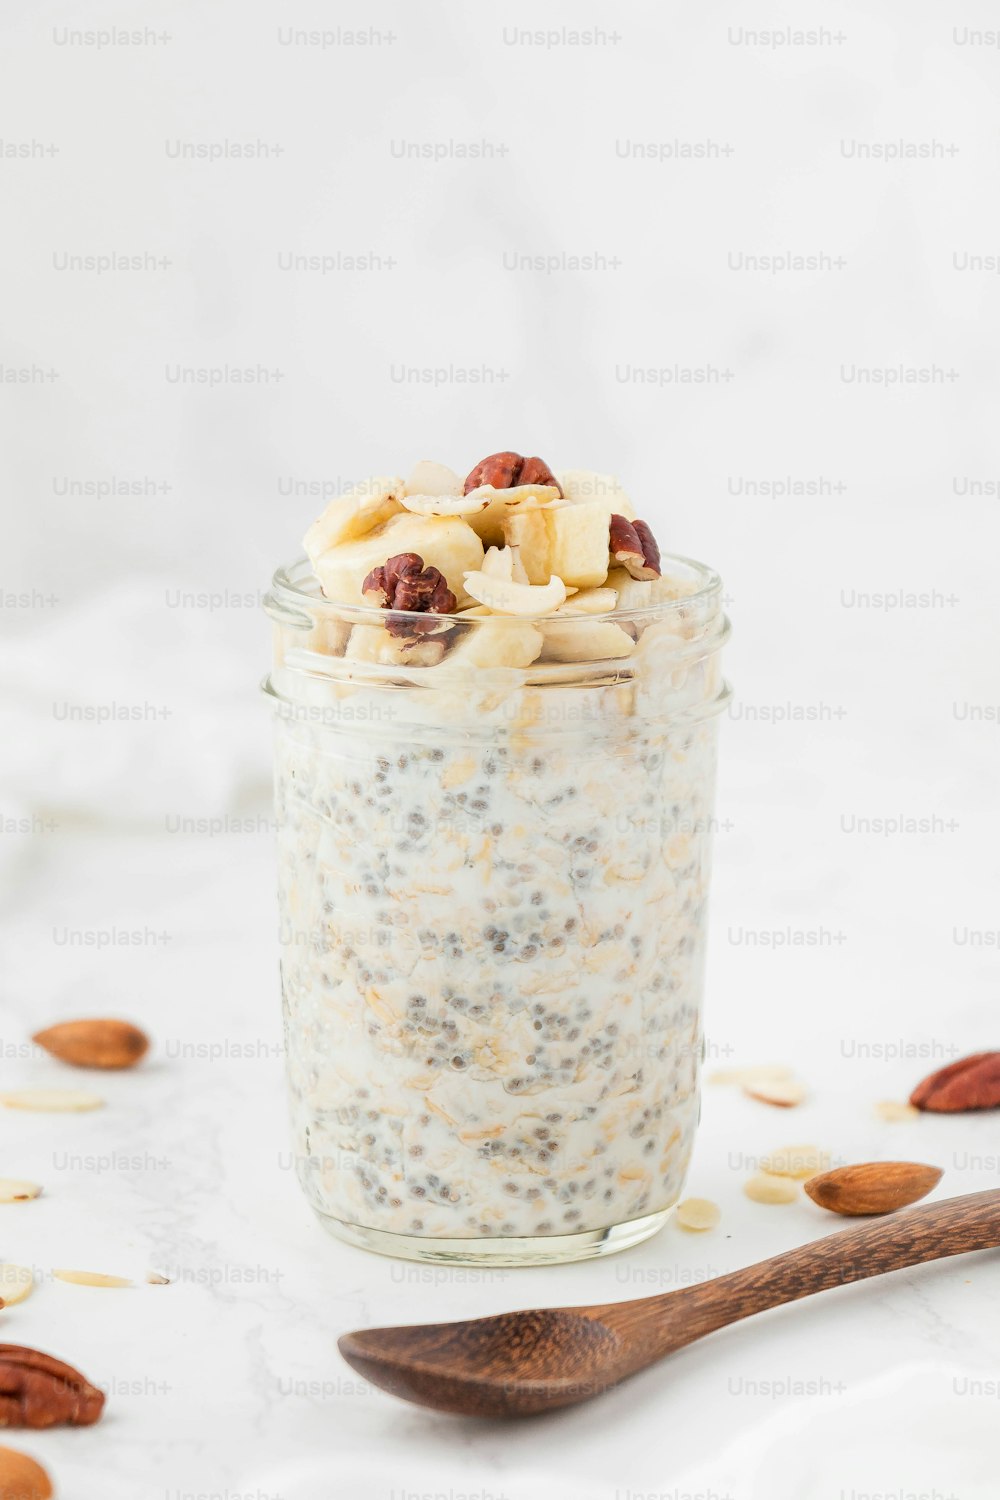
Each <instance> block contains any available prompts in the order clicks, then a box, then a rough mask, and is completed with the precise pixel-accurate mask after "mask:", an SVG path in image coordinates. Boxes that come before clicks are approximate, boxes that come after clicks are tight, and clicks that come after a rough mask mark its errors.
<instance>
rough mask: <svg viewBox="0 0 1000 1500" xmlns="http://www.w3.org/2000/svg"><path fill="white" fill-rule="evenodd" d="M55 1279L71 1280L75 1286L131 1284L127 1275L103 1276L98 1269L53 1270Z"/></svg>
mask: <svg viewBox="0 0 1000 1500" xmlns="http://www.w3.org/2000/svg"><path fill="white" fill-rule="evenodd" d="M52 1274H53V1276H54V1277H55V1279H56V1280H57V1281H72V1282H73V1283H74V1285H76V1286H131V1285H132V1283H131V1281H129V1279H128V1277H127V1276H104V1275H102V1273H101V1272H100V1271H53V1272H52Z"/></svg>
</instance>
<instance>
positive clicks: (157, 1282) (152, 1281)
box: [146, 1271, 170, 1286]
mask: <svg viewBox="0 0 1000 1500" xmlns="http://www.w3.org/2000/svg"><path fill="white" fill-rule="evenodd" d="M146 1281H147V1282H148V1284H149V1285H150V1286H169V1285H170V1277H169V1276H163V1275H161V1273H160V1272H159V1271H147V1272H146Z"/></svg>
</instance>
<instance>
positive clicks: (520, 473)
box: [464, 453, 562, 495]
mask: <svg viewBox="0 0 1000 1500" xmlns="http://www.w3.org/2000/svg"><path fill="white" fill-rule="evenodd" d="M483 484H489V485H492V486H493V488H494V489H495V490H512V489H514V488H515V487H516V486H517V485H519V484H551V485H553V486H554V487H555V488H556V489H557V490H558V491H559V493H560V495H561V494H562V487H561V485H560V483H559V481H558V479H557V478H556V476H555V475H554V474H553V472H552V470H551V469H550V468H549V466H548V464H547V463H546V462H545V460H544V458H524V457H522V455H521V454H520V453H491V454H490V456H489V458H484V459H481V460H480V462H479V463H478V464H476V467H475V468H474V469H473V470H472V473H471V474H470V475H469V477H468V479H466V481H465V491H464V493H465V494H466V495H467V494H468V493H469V491H470V490H478V489H479V486H480V485H483Z"/></svg>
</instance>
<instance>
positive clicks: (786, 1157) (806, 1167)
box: [760, 1146, 830, 1182]
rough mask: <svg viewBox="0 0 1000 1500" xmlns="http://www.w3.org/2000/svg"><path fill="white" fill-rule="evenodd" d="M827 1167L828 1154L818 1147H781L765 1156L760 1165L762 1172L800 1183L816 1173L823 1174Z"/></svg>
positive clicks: (828, 1161) (828, 1162)
mask: <svg viewBox="0 0 1000 1500" xmlns="http://www.w3.org/2000/svg"><path fill="white" fill-rule="evenodd" d="M829 1165H830V1153H829V1152H828V1151H821V1150H820V1149H819V1147H818V1146H783V1147H782V1148H781V1150H780V1151H772V1152H771V1154H770V1155H769V1156H765V1157H764V1159H763V1161H762V1162H761V1164H760V1166H761V1171H763V1172H770V1173H771V1174H772V1176H775V1177H795V1178H797V1179H798V1180H799V1181H800V1182H801V1181H803V1180H804V1179H805V1178H806V1177H814V1176H815V1175H816V1173H817V1172H825V1171H826V1170H827V1168H828V1167H829Z"/></svg>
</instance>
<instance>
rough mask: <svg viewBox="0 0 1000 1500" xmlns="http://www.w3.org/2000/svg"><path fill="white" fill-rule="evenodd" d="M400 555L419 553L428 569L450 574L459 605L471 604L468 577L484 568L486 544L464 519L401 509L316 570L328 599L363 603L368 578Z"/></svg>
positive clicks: (325, 557)
mask: <svg viewBox="0 0 1000 1500" xmlns="http://www.w3.org/2000/svg"><path fill="white" fill-rule="evenodd" d="M397 552H416V553H418V554H419V556H420V557H422V558H423V561H424V566H425V567H432V568H437V569H438V570H439V572H441V573H443V574H444V576H445V578H446V579H447V582H448V587H449V588H450V589H451V591H452V593H453V594H454V595H455V598H456V600H457V601H458V604H459V605H462V604H467V603H468V602H469V599H468V595H467V594H466V591H465V587H464V585H463V582H462V578H463V574H465V573H466V572H468V571H469V570H470V569H477V568H479V566H480V565H481V563H482V560H483V544H482V542H481V541H480V540H479V538H478V536H477V535H476V533H475V532H474V531H473V530H472V528H471V526H469V525H467V523H466V522H465V521H463V520H462V519H461V517H460V516H415V515H411V514H410V512H409V511H406V510H401V511H400V512H399V514H398V515H394V516H392V517H391V518H390V519H389V520H388V521H386V522H384V523H383V524H382V525H381V526H379V527H377V528H376V529H375V530H374V531H372V532H369V533H368V535H367V536H363V537H359V538H358V539H357V540H356V541H352V542H344V543H343V545H342V546H339V547H333V548H331V549H330V551H329V552H324V553H323V555H322V557H319V558H317V560H316V561H315V562H314V564H313V567H314V568H315V571H316V576H317V578H318V579H319V581H320V583H321V585H322V588H323V592H324V594H325V595H326V597H327V598H328V599H335V600H337V601H338V603H341V604H363V603H364V596H363V594H362V592H361V585H362V584H363V583H364V581H365V579H366V578H367V576H368V574H369V573H370V572H371V570H372V568H378V567H381V565H382V564H383V563H384V562H385V560H386V558H387V557H393V556H395V554H396V553H397Z"/></svg>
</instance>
